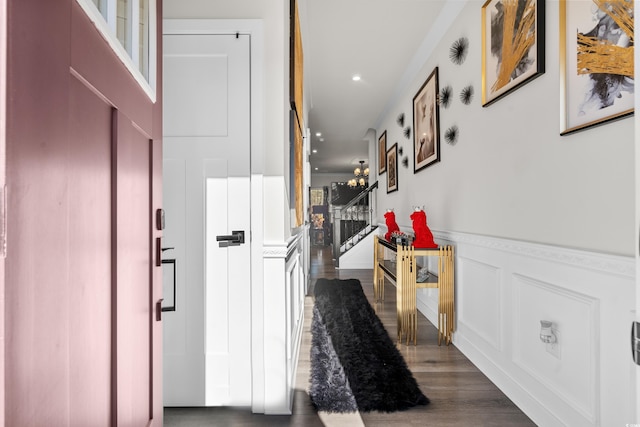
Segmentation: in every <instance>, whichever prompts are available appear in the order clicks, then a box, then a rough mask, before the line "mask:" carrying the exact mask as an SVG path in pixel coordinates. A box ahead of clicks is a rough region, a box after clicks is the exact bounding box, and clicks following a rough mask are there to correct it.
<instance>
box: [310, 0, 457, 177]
mask: <svg viewBox="0 0 640 427" xmlns="http://www.w3.org/2000/svg"><path fill="white" fill-rule="evenodd" d="M453 1H455V0H453ZM445 3H446V1H445V0H298V9H299V14H300V25H301V30H302V43H303V49H304V84H305V89H306V93H305V96H306V97H307V101H308V102H309V108H310V110H309V118H308V123H307V126H308V127H309V128H310V129H311V149H312V150H317V153H313V152H312V154H311V157H310V162H311V173H312V174H315V173H348V174H350V173H353V169H354V168H355V167H356V166H357V165H358V161H359V160H365V161H366V162H368V142H367V141H366V140H365V139H364V138H365V135H366V134H367V132H368V131H369V129H374V130H375V129H376V127H377V126H378V125H379V122H380V121H381V119H382V118H383V116H385V115H386V114H388V113H391V112H392V111H388V110H389V109H390V108H392V103H394V102H395V99H396V97H397V96H399V94H400V93H401V92H402V91H403V90H404V88H403V87H402V83H403V80H406V79H407V76H406V74H407V73H406V72H407V70H409V69H410V67H409V65H410V63H411V62H412V59H413V58H414V56H415V54H416V52H418V51H419V50H420V49H424V46H425V44H427V43H429V39H430V37H428V36H429V33H430V30H432V29H434V28H437V27H439V25H437V20H438V17H439V16H440V15H441V13H442V12H443V9H446V8H443V6H444V5H445ZM431 38H433V37H431ZM437 38H438V39H439V37H437ZM354 74H358V75H360V76H361V80H360V81H353V80H352V76H353V75H354ZM398 113H400V111H399V112H398ZM405 113H406V112H405ZM317 132H320V133H321V134H322V135H321V136H320V137H318V136H316V133H317ZM377 137H378V136H376V137H375V139H376V140H377ZM388 142H389V141H388ZM391 143H393V142H391Z"/></svg>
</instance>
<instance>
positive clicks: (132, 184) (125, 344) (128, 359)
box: [112, 110, 153, 426]
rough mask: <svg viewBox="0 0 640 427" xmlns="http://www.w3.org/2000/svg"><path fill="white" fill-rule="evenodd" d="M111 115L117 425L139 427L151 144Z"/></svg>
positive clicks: (144, 415) (146, 339)
mask: <svg viewBox="0 0 640 427" xmlns="http://www.w3.org/2000/svg"><path fill="white" fill-rule="evenodd" d="M114 115H115V120H114V125H115V127H116V129H117V130H116V139H115V141H114V156H113V158H114V159H115V164H114V175H115V177H116V180H115V188H114V190H115V194H114V196H115V199H116V203H115V205H116V206H115V215H114V219H115V222H114V223H113V224H112V227H113V228H114V230H115V234H114V237H115V242H114V246H115V249H116V254H115V271H116V283H115V292H116V295H115V301H116V307H115V309H116V316H117V318H116V328H117V334H116V336H117V343H116V346H117V368H116V371H117V408H118V416H117V420H118V424H119V425H131V426H143V425H147V424H148V422H149V420H150V419H152V418H153V413H152V407H151V402H152V398H151V388H152V382H151V377H150V374H151V360H152V353H151V337H150V331H151V328H152V326H153V323H152V322H153V318H152V315H153V287H152V282H151V280H150V279H151V277H150V272H151V271H152V265H151V260H152V258H151V256H150V255H151V253H152V248H151V236H150V233H151V227H152V224H151V218H152V215H151V194H150V190H151V170H150V164H151V150H150V148H151V143H150V140H149V137H148V136H147V135H144V134H142V133H141V132H140V130H139V129H138V128H136V127H134V125H133V123H131V121H130V120H129V119H128V118H127V117H126V116H125V115H124V114H122V113H121V112H119V111H117V110H114Z"/></svg>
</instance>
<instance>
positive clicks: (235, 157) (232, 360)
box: [163, 33, 251, 406]
mask: <svg viewBox="0 0 640 427" xmlns="http://www.w3.org/2000/svg"><path fill="white" fill-rule="evenodd" d="M249 47H250V36H248V35H242V34H238V35H236V34H232V35H229V34H227V35H216V34H167V33H165V35H164V115H163V120H164V132H163V133H164V176H163V179H164V194H163V197H164V207H165V218H166V229H165V235H164V236H165V238H164V242H163V247H165V248H172V249H167V250H165V251H164V253H163V256H164V258H165V259H175V260H176V263H175V271H176V286H175V289H176V294H175V298H172V297H171V296H172V294H173V283H172V278H173V275H172V274H173V273H172V271H169V270H166V271H165V280H164V284H165V294H164V295H165V303H166V304H172V303H173V302H175V311H165V312H164V313H163V314H164V317H163V321H164V354H163V355H164V405H165V406H221V405H225V406H226V405H229V406H250V405H251V357H250V356H251V346H250V343H251V317H250V316H251V306H250V301H251V294H250V284H251V277H250V270H251V269H250V253H251V251H250V114H249V113H250V85H249V83H250V50H249ZM242 233H244V242H241V240H242V238H241V237H239V236H241V235H242ZM172 267H173V266H172ZM168 308H170V307H168V306H167V305H165V309H168Z"/></svg>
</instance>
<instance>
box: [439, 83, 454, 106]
mask: <svg viewBox="0 0 640 427" xmlns="http://www.w3.org/2000/svg"><path fill="white" fill-rule="evenodd" d="M452 93H453V88H452V87H451V85H446V86H445V87H443V88H442V89H440V96H439V97H438V101H439V102H440V105H442V106H443V107H444V108H449V105H451V94H452Z"/></svg>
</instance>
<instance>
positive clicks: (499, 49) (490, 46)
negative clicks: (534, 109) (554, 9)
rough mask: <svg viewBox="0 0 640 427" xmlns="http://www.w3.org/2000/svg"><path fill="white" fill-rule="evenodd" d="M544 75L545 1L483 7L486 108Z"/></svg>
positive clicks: (493, 0)
mask: <svg viewBox="0 0 640 427" xmlns="http://www.w3.org/2000/svg"><path fill="white" fill-rule="evenodd" d="M542 74H544V0H487V2H486V3H485V4H484V5H483V6H482V106H483V107H487V106H489V105H491V104H492V103H494V102H496V101H497V100H499V99H501V98H503V97H504V96H506V95H508V94H509V93H511V92H513V91H514V90H516V89H517V88H519V87H521V86H522V85H524V84H526V83H529V82H531V81H532V80H533V79H535V78H536V77H539V76H540V75H542Z"/></svg>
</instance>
